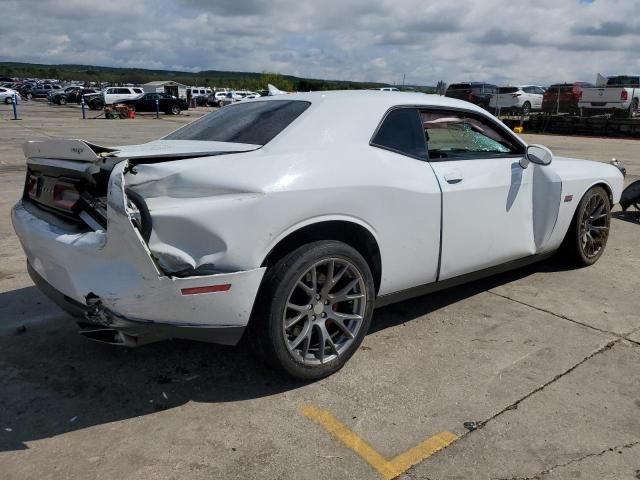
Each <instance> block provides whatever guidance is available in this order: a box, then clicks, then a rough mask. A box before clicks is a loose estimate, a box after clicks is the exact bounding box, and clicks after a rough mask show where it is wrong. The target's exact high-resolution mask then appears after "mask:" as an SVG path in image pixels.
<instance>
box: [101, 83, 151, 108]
mask: <svg viewBox="0 0 640 480" xmlns="http://www.w3.org/2000/svg"><path fill="white" fill-rule="evenodd" d="M142 94H144V91H143V90H142V88H141V87H109V88H107V89H106V90H105V91H104V103H105V105H111V104H114V103H117V102H120V101H122V100H133V99H134V98H138V97H139V96H140V95H142Z"/></svg>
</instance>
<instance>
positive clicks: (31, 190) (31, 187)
mask: <svg viewBox="0 0 640 480" xmlns="http://www.w3.org/2000/svg"><path fill="white" fill-rule="evenodd" d="M27 195H29V197H30V198H36V197H37V196H38V177H36V176H35V175H31V174H28V175H27Z"/></svg>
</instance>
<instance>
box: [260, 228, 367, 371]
mask: <svg viewBox="0 0 640 480" xmlns="http://www.w3.org/2000/svg"><path fill="white" fill-rule="evenodd" d="M374 297H375V287H374V284H373V276H372V274H371V270H370V269H369V265H368V264H367V262H366V261H365V259H364V258H363V257H362V255H360V253H358V252H357V251H356V250H355V249H354V248H352V247H350V246H349V245H346V244H344V243H342V242H337V241H333V240H330V241H318V242H313V243H309V244H306V245H303V246H301V247H299V248H297V249H295V250H294V251H292V252H291V253H289V254H288V255H286V256H285V257H283V258H282V259H281V260H279V261H278V262H277V263H276V264H275V265H274V266H272V267H271V268H269V270H268V271H267V273H266V275H265V277H264V279H263V281H262V286H261V288H260V293H259V294H258V296H257V298H256V303H255V307H254V311H253V315H252V320H251V322H250V324H249V329H248V338H249V342H250V345H251V346H252V348H253V349H254V350H255V351H256V352H257V353H259V354H260V355H261V356H263V357H264V358H265V359H266V360H267V361H268V362H269V364H270V365H272V366H273V367H275V368H276V369H278V370H280V371H282V372H284V373H286V374H288V375H289V376H292V377H294V378H297V379H300V380H317V379H320V378H323V377H326V376H328V375H331V374H332V373H335V372H336V371H338V370H339V369H340V368H342V366H343V365H344V364H345V363H346V362H347V360H349V358H351V356H352V355H353V354H354V353H355V352H356V350H357V349H358V347H359V346H360V344H361V343H362V340H363V339H364V337H365V335H366V333H367V330H368V329H369V325H370V323H371V316H372V315H373V307H374Z"/></svg>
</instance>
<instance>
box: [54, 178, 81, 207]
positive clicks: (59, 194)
mask: <svg viewBox="0 0 640 480" xmlns="http://www.w3.org/2000/svg"><path fill="white" fill-rule="evenodd" d="M79 199H80V193H79V192H78V190H76V187H75V185H73V184H72V183H56V184H55V185H54V186H53V199H52V200H53V203H54V205H56V206H57V207H59V208H64V209H65V210H71V209H73V207H74V205H75V204H76V202H77V201H78V200H79Z"/></svg>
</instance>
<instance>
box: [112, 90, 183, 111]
mask: <svg viewBox="0 0 640 480" xmlns="http://www.w3.org/2000/svg"><path fill="white" fill-rule="evenodd" d="M156 100H158V103H159V105H158V106H159V109H160V111H161V112H164V113H167V114H172V115H179V114H180V110H181V107H180V100H178V99H177V98H176V97H174V96H172V95H169V94H168V93H145V94H144V95H141V96H140V97H138V98H134V99H132V100H122V101H120V102H117V103H118V104H120V105H130V106H132V107H134V108H135V109H136V112H153V113H155V112H156Z"/></svg>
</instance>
